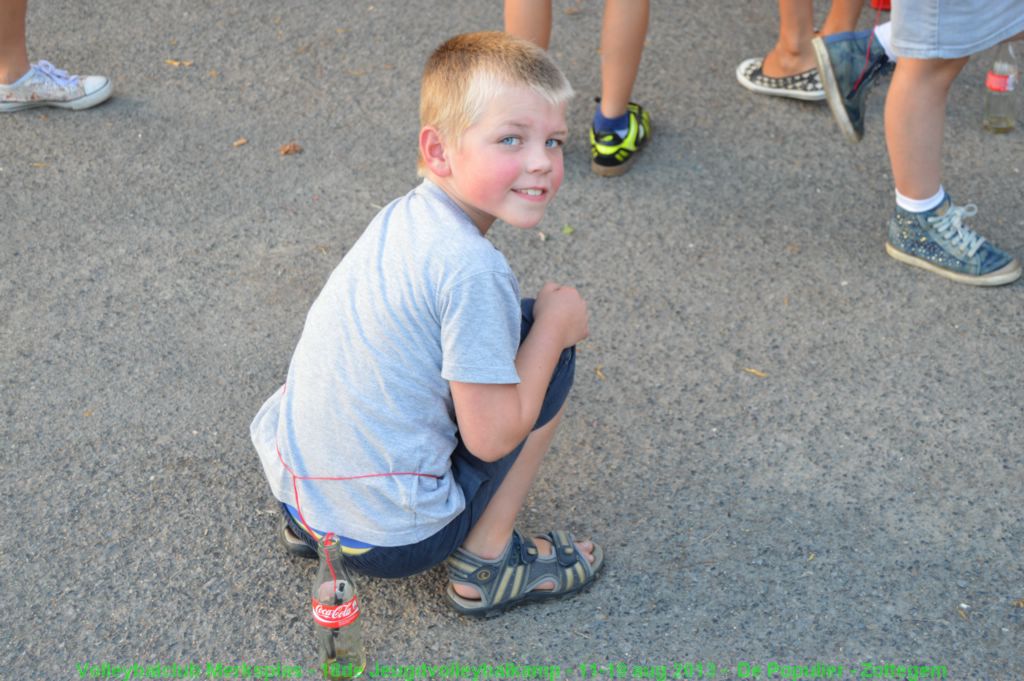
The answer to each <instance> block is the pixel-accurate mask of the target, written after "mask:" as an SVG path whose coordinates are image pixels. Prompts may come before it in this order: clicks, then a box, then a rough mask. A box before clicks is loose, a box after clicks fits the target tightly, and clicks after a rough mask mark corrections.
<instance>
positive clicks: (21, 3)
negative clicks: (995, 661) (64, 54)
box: [0, 0, 29, 85]
mask: <svg viewBox="0 0 1024 681" xmlns="http://www.w3.org/2000/svg"><path fill="white" fill-rule="evenodd" d="M27 11H28V0H0V84H3V85H10V84H11V83H13V82H14V81H16V80H18V79H19V78H21V77H22V76H23V75H25V74H26V73H27V72H28V68H29V63H28V50H27V49H26V47H25V14H26V12H27Z"/></svg>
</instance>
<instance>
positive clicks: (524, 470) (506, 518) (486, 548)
mask: <svg viewBox="0 0 1024 681" xmlns="http://www.w3.org/2000/svg"><path fill="white" fill-rule="evenodd" d="M564 410H565V407H564V406H563V407H562V409H560V410H559V411H558V414H557V415H556V416H555V417H554V418H553V419H551V420H550V421H548V422H547V423H546V424H544V425H543V426H542V427H540V428H538V429H537V430H535V431H533V432H532V433H530V436H529V437H528V438H527V439H526V444H524V445H523V448H522V450H521V451H520V452H519V457H518V458H517V459H516V462H515V463H514V464H513V465H512V468H510V469H509V471H508V473H507V474H506V476H505V479H504V480H503V481H502V483H501V485H500V486H499V487H498V491H497V492H495V493H494V496H493V497H491V500H490V502H488V504H487V508H486V509H485V510H484V512H483V514H482V515H481V516H480V518H479V519H478V520H477V522H476V524H475V525H473V528H472V529H471V530H470V531H469V534H468V535H467V536H466V540H465V541H464V542H463V544H462V548H464V549H465V550H467V551H469V552H470V553H474V554H476V555H477V556H480V557H481V558H484V559H486V560H494V559H496V558H498V557H499V556H501V554H502V552H503V551H504V550H505V547H506V546H507V545H508V542H509V539H511V537H512V529H513V527H514V526H515V522H516V517H517V516H518V515H519V511H520V510H521V509H522V507H523V503H524V502H525V501H526V495H527V494H528V493H529V491H530V487H531V486H532V485H533V481H534V479H535V478H536V477H537V471H538V470H540V465H541V463H542V462H543V461H544V456H545V455H546V454H547V452H548V448H549V447H550V446H551V440H552V439H553V438H554V436H555V430H556V429H557V428H558V424H559V423H560V422H561V420H562V412H563V411H564ZM533 541H534V542H535V543H536V544H537V548H538V550H539V551H540V554H541V555H542V556H543V555H548V554H550V553H551V545H550V543H549V542H548V541H546V540H544V539H541V538H534V539H533ZM576 547H577V548H578V549H579V550H580V553H582V554H583V557H584V558H586V559H587V560H588V561H590V562H593V560H594V556H593V550H594V545H593V544H592V543H591V542H589V541H581V542H576ZM452 586H453V588H454V589H455V592H456V593H457V594H459V595H460V596H462V597H463V598H477V597H478V595H479V594H478V592H477V590H476V587H473V586H470V585H468V584H458V583H456V584H453V585H452ZM552 586H553V584H542V585H540V586H539V587H538V588H541V589H544V588H551V587H552Z"/></svg>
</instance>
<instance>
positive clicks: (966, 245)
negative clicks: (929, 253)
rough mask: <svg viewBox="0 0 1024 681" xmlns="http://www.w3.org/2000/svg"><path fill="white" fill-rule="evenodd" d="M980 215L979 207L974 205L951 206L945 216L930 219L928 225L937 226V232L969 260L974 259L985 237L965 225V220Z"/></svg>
mask: <svg viewBox="0 0 1024 681" xmlns="http://www.w3.org/2000/svg"><path fill="white" fill-rule="evenodd" d="M977 214H978V207H977V206H976V205H974V204H973V203H969V204H967V205H966V206H950V207H949V210H947V211H946V214H945V215H937V216H933V217H930V218H928V223H929V224H932V225H935V229H936V231H938V233H939V234H941V235H942V238H943V239H948V240H949V242H950V243H952V244H953V245H954V246H956V247H957V248H959V249H960V251H961V252H964V253H966V254H967V257H968V258H971V257H974V254H975V253H977V252H978V249H979V248H981V245H982V244H983V243H985V237H983V236H980V235H979V234H978V233H977V232H975V231H974V230H973V229H970V228H969V227H965V226H964V224H963V219H964V218H969V217H974V216H975V215H977Z"/></svg>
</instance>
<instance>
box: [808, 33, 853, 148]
mask: <svg viewBox="0 0 1024 681" xmlns="http://www.w3.org/2000/svg"><path fill="white" fill-rule="evenodd" d="M811 46H812V47H813V48H814V60H815V61H816V62H817V63H818V77H819V78H820V79H821V87H822V88H823V89H824V90H825V101H826V102H828V108H829V110H830V111H832V118H833V120H835V122H836V125H838V126H839V130H840V131H841V132H842V133H843V137H845V138H846V139H847V140H848V141H849V142H852V143H853V144H856V143H857V142H860V139H861V137H862V136H861V135H858V134H857V131H856V129H854V127H853V123H851V122H850V116H849V115H848V114H847V113H846V107H845V106H844V105H843V95H842V93H841V92H839V83H837V82H836V74H835V72H834V71H833V70H832V62H831V61H829V58H828V49H827V48H826V47H825V41H824V40H822V39H821V38H813V39H812V40H811Z"/></svg>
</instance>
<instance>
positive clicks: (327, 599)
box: [313, 534, 366, 679]
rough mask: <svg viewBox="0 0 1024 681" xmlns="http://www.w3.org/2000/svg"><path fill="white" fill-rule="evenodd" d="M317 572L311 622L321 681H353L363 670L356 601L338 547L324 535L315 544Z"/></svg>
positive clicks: (328, 536) (353, 588)
mask: <svg viewBox="0 0 1024 681" xmlns="http://www.w3.org/2000/svg"><path fill="white" fill-rule="evenodd" d="M317 553H318V554H319V556H320V569H319V570H317V573H316V579H314V580H313V621H314V622H315V623H316V642H317V650H318V652H319V654H320V666H321V669H322V670H323V673H324V678H328V679H354V678H356V677H358V676H361V675H362V673H363V669H364V668H365V667H366V651H365V650H364V649H363V623H362V620H360V619H359V597H358V596H357V595H356V584H355V582H353V581H352V577H351V575H350V574H349V571H348V569H347V568H346V567H345V561H344V559H343V557H342V554H341V543H340V542H339V541H338V538H337V537H336V536H335V535H333V534H326V535H324V537H323V538H322V539H321V540H320V542H319V543H318V544H317Z"/></svg>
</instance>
